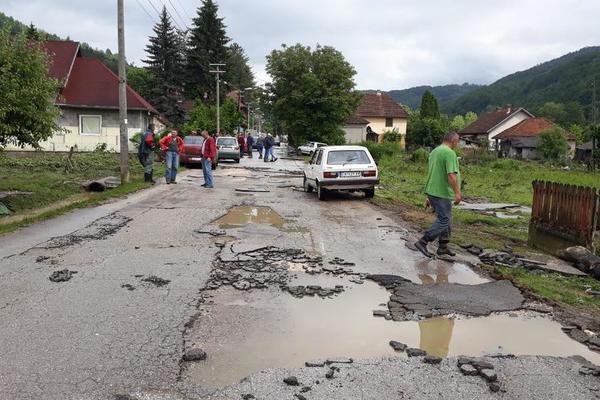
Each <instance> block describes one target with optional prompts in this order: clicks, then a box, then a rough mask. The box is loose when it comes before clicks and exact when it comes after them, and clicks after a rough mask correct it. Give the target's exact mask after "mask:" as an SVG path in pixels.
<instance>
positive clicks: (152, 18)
mask: <svg viewBox="0 0 600 400" xmlns="http://www.w3.org/2000/svg"><path fill="white" fill-rule="evenodd" d="M136 1H137V3H138V5H139V6H140V7H141V8H142V10H144V12H145V13H146V15H147V16H148V18H150V19H151V20H152V22H154V23H155V24H156V20H155V19H154V17H152V14H150V13H149V12H148V10H146V7H144V5H143V4H142V3H141V2H140V0H136Z"/></svg>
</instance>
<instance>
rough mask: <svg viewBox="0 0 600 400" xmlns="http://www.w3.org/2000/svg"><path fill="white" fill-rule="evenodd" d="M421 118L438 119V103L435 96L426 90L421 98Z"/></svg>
mask: <svg viewBox="0 0 600 400" xmlns="http://www.w3.org/2000/svg"><path fill="white" fill-rule="evenodd" d="M420 117H421V118H433V119H439V118H440V110H439V108H438V102H437V99H436V98H435V96H434V95H433V94H432V93H431V92H430V91H429V90H426V91H425V93H423V97H422V98H421V113H420Z"/></svg>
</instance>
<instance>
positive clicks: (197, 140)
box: [183, 135, 204, 144]
mask: <svg viewBox="0 0 600 400" xmlns="http://www.w3.org/2000/svg"><path fill="white" fill-rule="evenodd" d="M202 142H204V138H203V137H202V136H194V135H190V136H186V137H185V138H183V143H185V144H202Z"/></svg>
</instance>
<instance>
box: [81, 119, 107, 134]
mask: <svg viewBox="0 0 600 400" xmlns="http://www.w3.org/2000/svg"><path fill="white" fill-rule="evenodd" d="M101 133H102V116H101V115H80V116H79V134H80V135H99V134H101Z"/></svg>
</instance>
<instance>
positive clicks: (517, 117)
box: [488, 110, 531, 142]
mask: <svg viewBox="0 0 600 400" xmlns="http://www.w3.org/2000/svg"><path fill="white" fill-rule="evenodd" d="M528 118H531V117H530V116H529V114H527V113H526V112H525V111H523V110H521V111H519V112H518V113H516V114H514V115H512V116H511V117H510V118H509V119H507V120H506V121H504V122H503V123H501V124H500V125H498V126H497V127H496V128H494V129H493V130H492V131H490V133H489V135H488V140H489V141H490V142H491V141H492V139H493V138H494V137H495V136H496V135H498V134H500V133H501V132H504V131H505V130H507V129H508V128H512V127H513V126H515V125H516V124H518V123H519V122H521V121H523V120H526V119H528Z"/></svg>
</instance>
